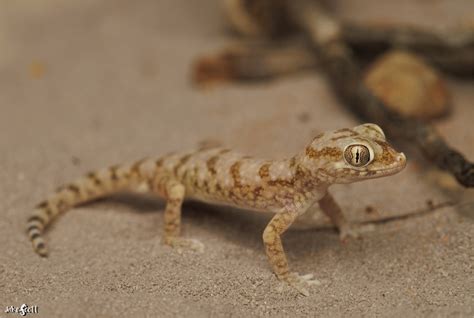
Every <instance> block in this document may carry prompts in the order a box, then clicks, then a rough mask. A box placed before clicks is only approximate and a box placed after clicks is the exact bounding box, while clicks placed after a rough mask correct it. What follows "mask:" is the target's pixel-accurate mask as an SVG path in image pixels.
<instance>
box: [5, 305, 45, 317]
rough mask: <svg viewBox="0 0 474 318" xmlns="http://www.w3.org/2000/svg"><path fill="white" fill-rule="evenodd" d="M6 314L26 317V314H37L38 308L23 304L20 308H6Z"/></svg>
mask: <svg viewBox="0 0 474 318" xmlns="http://www.w3.org/2000/svg"><path fill="white" fill-rule="evenodd" d="M5 313H6V314H11V313H16V314H19V315H20V316H26V315H28V314H37V313H38V306H28V305H27V304H23V305H21V306H20V307H15V306H7V308H6V309H5Z"/></svg>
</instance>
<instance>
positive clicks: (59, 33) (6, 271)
mask: <svg viewBox="0 0 474 318" xmlns="http://www.w3.org/2000/svg"><path fill="white" fill-rule="evenodd" d="M338 4H339V5H338V6H337V7H338V8H339V9H338V10H339V13H340V14H341V15H343V16H345V17H350V18H354V19H362V20H363V19H385V20H393V21H404V22H414V23H419V24H424V25H427V26H430V27H442V26H443V25H449V24H450V23H454V22H456V21H458V20H462V19H463V18H469V17H470V18H471V19H472V13H473V12H474V6H473V3H472V1H420V2H417V3H413V2H412V1H408V0H403V1H396V2H392V1H384V2H383V3H381V2H379V1H374V0H370V1H369V0H364V1H362V0H360V1H339V2H338ZM375 4H377V5H375ZM231 41H232V38H231V36H230V35H229V34H228V33H226V25H225V21H224V19H223V18H222V17H221V15H220V12H219V6H218V4H217V2H216V1H184V0H180V1H156V0H143V1H136V2H135V1H134V2H132V1H125V0H120V1H111V0H101V1H91V0H89V1H70V2H65V1H62V0H45V1H41V2H38V1H33V0H16V1H2V2H1V3H0V109H1V112H0V127H1V132H2V133H1V134H0V180H1V182H0V198H1V200H0V243H1V248H2V250H1V253H0V317H14V316H15V315H14V314H5V313H3V311H4V309H5V308H6V306H20V305H21V304H23V303H26V304H28V305H30V306H35V305H36V306H38V311H39V313H38V314H31V317H36V316H37V317H65V316H68V317H117V316H127V317H130V316H132V315H136V316H141V317H144V316H149V317H158V316H159V317H174V316H186V317H189V316H194V317H208V316H214V317H220V316H239V317H241V316H278V317H279V316H290V315H291V316H312V317H313V316H320V317H342V316H345V317H347V316H351V317H358V316H364V317H367V316H368V317H398V316H401V315H404V316H407V317H420V316H435V317H436V316H438V317H446V316H450V317H472V316H473V315H474V275H473V264H474V249H473V247H474V225H473V222H474V213H473V210H474V207H473V205H472V203H471V204H466V205H464V206H462V207H449V206H448V207H445V208H440V209H437V210H436V211H433V212H432V213H428V214H425V215H423V216H419V217H415V218H410V219H405V220H399V221H394V222H388V223H385V224H379V225H376V226H375V227H374V229H373V230H372V231H369V232H367V233H365V234H364V237H363V239H362V240H360V241H351V242H349V243H348V244H345V245H344V244H341V243H340V242H339V240H338V236H337V233H336V232H335V231H334V230H333V229H324V228H323V229H321V228H313V229H310V230H306V231H292V232H289V233H287V234H286V235H285V236H284V244H285V247H286V250H287V252H288V257H289V261H290V265H291V267H292V269H293V270H295V271H298V272H300V273H314V274H315V276H316V277H317V278H318V279H319V280H320V281H321V285H320V286H317V287H314V288H312V290H311V296H309V297H304V296H301V295H299V294H298V293H296V292H295V291H293V290H290V289H288V288H282V289H281V288H280V290H279V287H280V284H279V283H278V282H277V280H276V278H275V277H274V275H273V274H272V273H271V270H270V268H269V265H268V263H267V260H266V256H265V255H264V251H263V246H262V242H261V233H262V230H263V228H264V227H265V222H266V220H267V219H268V217H269V216H267V215H265V216H260V215H258V216H256V215H254V214H250V213H241V212H239V211H235V210H234V211H230V209H228V208H222V207H217V208H216V207H210V206H207V205H203V204H187V205H186V206H185V208H184V220H183V223H184V234H185V235H186V236H188V237H193V238H196V239H199V240H200V241H201V242H202V243H204V244H205V246H206V250H205V253H203V254H196V253H193V252H183V253H182V254H179V253H177V252H176V251H174V250H172V249H170V248H169V247H165V246H162V245H161V244H160V235H161V225H162V209H163V204H162V202H161V201H159V200H155V199H153V198H149V197H138V196H131V195H127V196H123V195H122V196H117V197H114V198H112V199H108V200H103V201H100V202H97V203H94V204H89V205H86V206H83V207H80V208H76V209H74V210H72V211H70V212H69V213H67V214H66V215H64V217H62V218H61V219H60V220H58V222H56V223H55V224H54V226H53V227H52V228H51V231H48V234H47V235H46V238H47V240H48V244H49V248H50V252H51V253H50V257H49V258H47V259H41V258H39V257H38V256H37V255H35V254H34V253H33V251H32V248H31V245H30V243H29V242H28V239H27V237H26V235H25V220H26V218H27V217H28V215H29V214H30V213H31V209H32V207H33V206H34V205H35V204H36V203H37V202H39V201H41V200H42V199H43V198H44V197H45V196H47V195H48V194H49V193H50V192H51V191H53V190H54V189H55V188H56V187H57V186H59V185H60V184H62V183H65V182H68V181H70V180H71V179H73V178H76V177H78V176H80V175H82V174H83V173H85V172H87V171H89V170H92V169H97V168H101V167H104V166H108V165H110V164H113V163H116V162H125V161H129V160H134V159H138V158H141V157H143V156H150V155H159V154H163V153H166V152H169V151H172V150H186V149H189V148H191V147H195V146H196V145H197V144H198V143H199V142H201V141H203V140H209V139H212V140H217V141H219V142H221V143H223V144H225V145H228V146H230V147H233V148H236V149H238V150H240V151H243V152H248V153H249V154H253V155H259V156H266V157H269V158H273V157H274V158H280V157H284V156H287V155H289V154H292V153H293V152H295V151H298V150H299V149H300V148H301V147H302V146H303V145H304V144H305V143H306V142H307V141H308V140H309V139H310V138H311V136H313V135H314V134H316V133H318V132H321V131H324V130H327V129H336V128H341V127H346V126H353V125H356V124H358V122H357V120H356V119H355V118H354V117H352V116H351V114H349V113H347V112H346V111H345V109H344V108H343V107H342V106H341V105H340V104H339V102H338V101H337V99H336V98H335V97H334V96H333V95H332V93H331V91H330V89H329V87H328V84H327V82H326V80H325V78H324V76H323V75H321V74H320V73H318V72H307V73H304V74H303V73H302V74H298V75H294V76H291V77H287V78H282V79H279V80H276V81H273V82H268V83H259V84H247V85H245V84H238V85H223V86H219V87H214V88H212V89H206V90H204V91H203V90H197V89H195V88H194V87H193V86H192V85H191V83H190V80H189V74H190V65H191V63H192V61H193V60H194V58H195V57H196V56H198V55H200V54H202V53H207V52H209V51H212V50H214V49H217V48H219V47H221V46H222V45H224V44H226V43H230V42H231ZM448 84H449V88H450V89H451V90H452V94H453V102H454V106H455V108H454V111H453V113H452V116H451V117H450V118H449V119H445V120H442V121H440V122H438V123H437V126H438V128H439V129H440V131H441V132H442V134H443V135H445V136H446V138H447V139H448V140H449V142H451V143H452V144H453V145H454V146H455V147H457V148H458V149H460V150H462V151H463V152H464V153H465V154H466V156H467V157H468V158H470V159H471V160H474V147H473V146H472V145H473V144H474V131H473V128H472V119H473V118H474V107H472V104H473V100H474V89H473V84H472V82H469V81H461V80H456V79H450V80H449V83H448ZM301 118H306V119H307V120H305V121H304V122H302V121H301ZM407 155H408V156H409V159H411V160H410V161H409V164H408V167H407V168H406V169H405V170H404V171H403V172H402V173H400V174H398V175H396V176H393V177H390V178H387V179H380V180H373V181H368V182H363V183H359V184H352V185H345V186H335V187H334V188H333V190H332V192H333V193H334V195H335V196H336V198H337V199H338V201H339V203H340V205H341V206H342V207H343V209H344V211H345V213H346V215H347V217H348V218H349V219H350V220H352V221H357V222H362V221H366V220H370V219H379V218H383V217H387V216H396V215H400V214H404V213H407V212H410V211H416V210H419V209H426V207H427V201H431V202H433V203H434V204H438V203H443V202H447V201H452V200H463V201H469V200H471V201H472V200H473V198H474V193H473V191H472V190H469V191H467V190H465V191H464V190H462V189H459V188H456V187H455V186H454V187H453V181H452V179H450V178H449V177H446V176H445V175H443V174H439V173H437V172H436V171H433V170H430V169H423V164H422V163H420V161H416V160H413V158H416V157H417V156H418V155H417V153H416V151H412V152H407ZM440 184H442V185H444V187H448V188H451V189H452V190H451V191H446V190H443V189H442V187H440ZM367 207H371V208H369V209H367Z"/></svg>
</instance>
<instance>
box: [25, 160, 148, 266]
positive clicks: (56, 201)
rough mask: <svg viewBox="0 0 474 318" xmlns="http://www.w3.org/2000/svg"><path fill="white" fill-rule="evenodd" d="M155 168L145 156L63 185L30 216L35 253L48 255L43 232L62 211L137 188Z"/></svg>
mask: <svg viewBox="0 0 474 318" xmlns="http://www.w3.org/2000/svg"><path fill="white" fill-rule="evenodd" d="M155 170H156V166H155V163H154V162H153V161H151V160H146V159H143V160H140V161H137V162H136V163H134V164H132V165H123V166H122V165H119V166H112V167H110V168H108V169H104V170H101V171H97V172H91V173H89V174H87V175H86V176H84V177H82V178H79V179H78V180H76V181H75V182H72V183H70V184H68V185H66V186H63V187H60V188H59V189H58V190H57V191H56V193H55V194H53V195H52V196H51V197H49V199H47V200H45V201H43V202H41V203H39V204H38V205H37V206H36V209H35V210H34V212H33V214H32V215H31V216H30V217H29V218H28V221H27V233H28V237H29V238H30V241H31V243H32V244H33V248H34V250H35V252H36V253H37V254H39V255H40V256H43V257H45V256H47V255H48V250H47V248H46V244H45V241H44V238H43V233H44V230H45V229H46V228H47V227H48V225H49V224H51V222H52V221H54V220H55V219H56V218H57V217H58V216H59V215H60V214H62V213H63V212H66V211H67V210H69V209H71V208H72V207H74V206H77V205H79V204H83V203H86V202H88V201H91V200H94V199H97V198H101V197H105V196H107V195H110V194H113V193H116V192H118V191H123V190H133V189H135V188H137V187H138V186H139V185H140V184H143V183H144V182H147V181H148V180H150V178H151V176H152V175H153V173H154V172H155Z"/></svg>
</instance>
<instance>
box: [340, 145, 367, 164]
mask: <svg viewBox="0 0 474 318" xmlns="http://www.w3.org/2000/svg"><path fill="white" fill-rule="evenodd" d="M344 160H346V162H347V163H348V164H350V165H351V166H354V167H363V166H365V165H366V164H368V163H369V162H370V161H371V158H370V150H369V148H367V146H364V145H349V146H347V147H346V149H345V150H344Z"/></svg>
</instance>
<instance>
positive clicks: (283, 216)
mask: <svg viewBox="0 0 474 318" xmlns="http://www.w3.org/2000/svg"><path fill="white" fill-rule="evenodd" d="M299 215H300V213H297V212H283V213H278V214H276V215H275V216H274V217H273V218H272V219H271V221H270V222H269V223H268V225H267V227H266V228H265V230H264V231H263V242H264V244H265V250H266V253H267V256H268V259H269V261H270V264H271V265H272V268H273V272H274V273H275V274H276V275H277V277H278V278H279V279H280V280H282V281H285V282H287V283H288V284H289V285H290V286H292V287H294V288H295V289H297V290H298V291H299V292H300V293H302V294H303V295H305V296H309V291H308V287H309V286H310V285H313V284H317V283H318V281H317V280H312V278H313V275H312V274H308V275H302V276H300V275H299V274H298V273H291V272H290V270H289V267H288V261H287V259H286V255H285V251H284V250H283V245H282V243H281V235H282V234H283V233H284V232H285V231H286V230H287V229H288V228H289V227H290V226H291V224H292V223H293V222H294V220H295V219H296V218H297V217H298V216H299Z"/></svg>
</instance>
